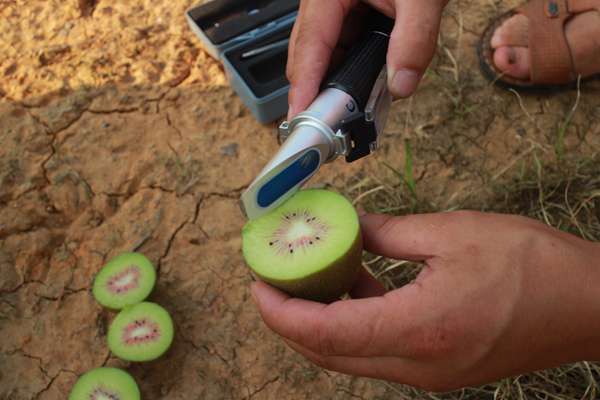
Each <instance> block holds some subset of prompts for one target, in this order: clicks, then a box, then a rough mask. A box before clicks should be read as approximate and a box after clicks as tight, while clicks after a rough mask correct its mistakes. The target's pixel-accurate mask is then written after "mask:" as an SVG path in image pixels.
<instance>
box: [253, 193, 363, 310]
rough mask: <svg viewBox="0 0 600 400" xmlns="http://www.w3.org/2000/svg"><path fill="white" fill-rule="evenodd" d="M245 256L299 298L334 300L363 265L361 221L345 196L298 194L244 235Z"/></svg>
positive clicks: (270, 280) (255, 268) (257, 269)
mask: <svg viewBox="0 0 600 400" xmlns="http://www.w3.org/2000/svg"><path fill="white" fill-rule="evenodd" d="M242 239H243V245H242V247H243V254H244V258H245V260H246V262H247V263H248V265H249V266H250V268H251V269H252V270H253V271H254V272H255V273H256V274H257V275H258V276H259V277H260V278H261V279H263V280H265V281H266V282H268V283H270V284H272V285H274V286H276V287H278V288H280V289H282V290H284V291H286V292H288V293H289V294H291V295H294V296H297V297H304V298H309V299H313V300H320V301H331V300H333V299H335V298H336V297H339V296H340V295H342V294H344V293H345V292H347V291H348V290H349V289H350V288H351V287H352V285H353V283H354V282H355V280H356V276H357V273H358V270H359V268H360V265H361V255H362V240H361V236H360V224H359V221H358V216H357V214H356V211H355V210H354V207H353V206H352V204H351V203H350V202H349V201H348V200H347V199H346V198H345V197H343V196H341V195H340V194H337V193H334V192H331V191H327V190H317V189H307V190H302V191H299V192H297V193H296V194H295V195H294V196H292V197H291V198H290V199H288V200H287V201H286V202H285V203H283V204H282V205H281V206H279V207H278V208H277V209H275V210H273V211H272V212H270V213H269V214H267V215H263V216H261V217H259V218H257V219H254V220H251V221H248V223H247V224H246V225H245V226H244V228H243V230H242Z"/></svg>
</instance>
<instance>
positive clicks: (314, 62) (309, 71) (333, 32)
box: [287, 0, 447, 118]
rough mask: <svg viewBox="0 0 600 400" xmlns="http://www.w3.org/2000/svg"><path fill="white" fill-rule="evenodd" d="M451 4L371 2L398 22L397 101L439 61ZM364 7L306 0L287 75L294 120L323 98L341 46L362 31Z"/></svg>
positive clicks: (394, 39)
mask: <svg viewBox="0 0 600 400" xmlns="http://www.w3.org/2000/svg"><path fill="white" fill-rule="evenodd" d="M446 2H447V0H368V1H366V3H369V4H370V5H371V6H373V7H375V8H376V9H378V10H379V11H381V12H383V13H384V14H386V15H387V16H389V17H395V18H396V24H395V27H394V30H393V32H392V35H391V38H390V44H389V50H388V56H387V68H388V86H389V88H390V91H391V92H392V94H393V95H394V96H395V97H408V96H410V95H411V94H412V93H413V92H414V91H415V89H416V88H417V85H418V84H419V81H420V80H421V77H422V75H423V73H424V71H425V69H426V68H427V66H428V65H429V62H430V61H431V58H432V57H433V54H434V51H435V46H436V41H437V35H438V31H439V25H440V18H441V14H442V9H443V7H444V6H445V4H446ZM359 3H360V2H359V1H358V0H336V1H321V0H302V1H301V3H300V11H299V14H298V18H297V21H296V24H295V25H294V28H293V30H292V35H291V39H290V45H289V50H288V63H287V77H288V80H289V81H290V84H291V89H290V94H289V104H290V108H289V113H288V118H292V117H293V116H294V115H296V114H297V113H299V112H301V111H303V110H304V109H306V107H308V105H310V103H311V102H312V100H313V99H314V98H315V97H316V95H317V94H318V91H319V86H320V84H321V81H322V80H323V78H324V76H325V73H326V72H327V69H328V68H329V64H330V61H331V58H332V55H333V53H334V50H335V49H336V46H337V45H339V44H342V45H344V44H345V43H348V42H350V41H351V38H352V33H356V31H357V27H356V25H357V23H358V22H359V21H358V20H359V19H360V15H359V16H358V17H357V16H356V14H360V11H359V10H358V8H359V7H358V6H359ZM346 19H348V20H347V21H346V22H347V23H346V24H344V21H345V20H346ZM344 25H345V26H344ZM343 28H345V29H343ZM339 42H341V43H339Z"/></svg>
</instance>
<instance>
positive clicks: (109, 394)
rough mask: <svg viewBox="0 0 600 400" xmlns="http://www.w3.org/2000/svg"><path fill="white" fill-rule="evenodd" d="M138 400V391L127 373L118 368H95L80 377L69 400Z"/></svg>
mask: <svg viewBox="0 0 600 400" xmlns="http://www.w3.org/2000/svg"><path fill="white" fill-rule="evenodd" d="M105 399H110V400H139V399H140V389H139V388H138V386H137V384H136V383H135V381H134V380H133V378H132V377H131V375H129V374H128V373H127V372H125V371H123V370H122V369H118V368H96V369H93V370H91V371H88V372H86V373H85V374H83V375H81V377H80V378H79V379H78V380H77V382H75V385H74V386H73V388H72V389H71V393H70V394H69V400H105Z"/></svg>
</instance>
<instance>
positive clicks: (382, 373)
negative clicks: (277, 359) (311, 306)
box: [284, 339, 414, 383]
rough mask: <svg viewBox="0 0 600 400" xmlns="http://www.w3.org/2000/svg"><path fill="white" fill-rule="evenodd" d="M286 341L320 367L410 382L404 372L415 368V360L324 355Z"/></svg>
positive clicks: (355, 374)
mask: <svg viewBox="0 0 600 400" xmlns="http://www.w3.org/2000/svg"><path fill="white" fill-rule="evenodd" d="M284 340H285V339H284ZM285 342H286V344H287V345H288V346H289V347H290V348H291V349H292V350H294V351H296V352H297V353H300V354H301V355H303V356H304V357H306V358H307V359H308V360H310V361H312V362H313V363H314V364H316V365H318V366H319V367H321V368H325V369H328V370H330V371H336V372H341V373H343V374H348V375H354V376H363V377H368V378H377V379H385V380H388V381H393V382H397V383H408V382H407V381H405V380H403V379H402V375H403V373H410V372H409V371H410V369H413V370H414V368H409V367H411V366H412V365H411V364H413V363H414V362H413V361H409V360H404V359H400V358H395V357H343V356H323V355H320V354H317V353H315V352H313V351H311V350H309V349H307V348H306V347H302V346H300V345H299V344H297V343H294V342H292V341H290V340H285ZM413 373H414V372H412V373H410V374H413Z"/></svg>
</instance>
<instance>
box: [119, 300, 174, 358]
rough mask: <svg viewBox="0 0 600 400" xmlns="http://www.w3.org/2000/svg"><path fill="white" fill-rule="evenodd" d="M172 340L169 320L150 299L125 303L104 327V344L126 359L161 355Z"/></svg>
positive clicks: (171, 326)
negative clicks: (135, 302) (105, 330)
mask: <svg viewBox="0 0 600 400" xmlns="http://www.w3.org/2000/svg"><path fill="white" fill-rule="evenodd" d="M172 342H173V320H172V319H171V316H170V315H169V313H168V312H167V311H166V310H165V309H164V308H162V307H161V306H159V305H158V304H154V303H148V302H144V303H139V304H135V305H133V306H128V307H125V308H124V309H123V310H121V312H119V314H118V315H117V316H116V317H115V319H114V321H113V322H112V323H111V325H110V328H109V329H108V347H109V349H110V351H112V352H113V353H114V354H115V355H116V356H117V357H119V358H121V359H123V360H127V361H150V360H154V359H156V358H158V357H160V356H161V355H163V354H164V353H165V352H166V351H167V350H168V349H169V347H170V346H171V343H172Z"/></svg>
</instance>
